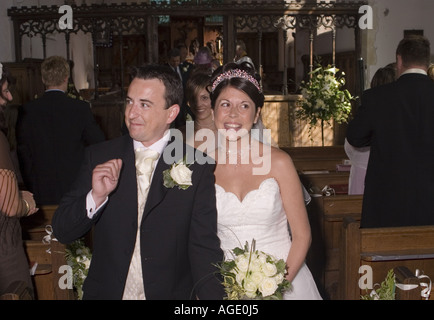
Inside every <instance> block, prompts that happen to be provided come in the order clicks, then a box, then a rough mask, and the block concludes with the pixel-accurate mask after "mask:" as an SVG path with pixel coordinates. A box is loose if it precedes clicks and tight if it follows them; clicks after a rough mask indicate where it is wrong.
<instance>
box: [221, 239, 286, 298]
mask: <svg viewBox="0 0 434 320" xmlns="http://www.w3.org/2000/svg"><path fill="white" fill-rule="evenodd" d="M232 253H233V256H234V259H233V260H225V261H224V262H222V263H221V264H218V265H217V268H218V269H219V271H220V274H221V275H222V277H223V286H224V287H225V291H226V293H227V297H225V299H226V300H282V299H283V292H284V291H285V290H287V289H289V288H290V286H291V284H290V282H289V281H288V280H286V279H285V275H286V263H285V261H284V260H283V259H280V260H278V259H276V258H275V257H273V256H271V255H268V254H266V253H264V252H262V251H258V250H255V240H254V239H253V240H252V245H251V247H249V244H248V243H247V242H246V245H245V246H244V248H238V247H237V248H235V249H233V250H232Z"/></svg>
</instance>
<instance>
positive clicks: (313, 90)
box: [296, 65, 357, 128]
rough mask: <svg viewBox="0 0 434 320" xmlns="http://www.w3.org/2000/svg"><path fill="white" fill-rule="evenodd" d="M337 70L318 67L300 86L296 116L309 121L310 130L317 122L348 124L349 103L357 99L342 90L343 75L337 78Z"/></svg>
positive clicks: (328, 67) (343, 83) (329, 67)
mask: <svg viewBox="0 0 434 320" xmlns="http://www.w3.org/2000/svg"><path fill="white" fill-rule="evenodd" d="M338 71H339V69H337V68H335V67H332V66H330V65H329V66H327V67H326V68H324V67H322V66H321V65H319V66H318V67H317V68H316V69H315V70H313V71H312V72H311V73H309V75H310V76H311V79H310V80H309V81H308V82H307V83H306V82H304V81H303V82H302V84H301V89H302V90H301V94H302V96H303V99H302V100H301V103H300V107H301V108H300V109H299V110H297V111H296V116H297V117H298V118H300V119H302V120H309V124H310V127H311V128H312V127H313V126H315V125H316V124H317V122H318V121H319V120H321V121H322V122H329V121H330V120H332V119H334V120H335V121H337V122H338V123H346V122H348V117H349V115H350V113H351V101H352V100H355V99H357V98H356V97H353V96H352V95H351V94H350V92H349V91H348V90H346V89H343V86H344V85H345V78H344V76H345V73H344V72H342V73H341V76H340V77H337V76H336V74H337V73H338Z"/></svg>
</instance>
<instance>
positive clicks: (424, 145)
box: [347, 36, 434, 228]
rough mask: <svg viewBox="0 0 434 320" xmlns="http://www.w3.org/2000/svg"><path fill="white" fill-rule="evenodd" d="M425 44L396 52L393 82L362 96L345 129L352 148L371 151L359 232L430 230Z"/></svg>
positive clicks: (431, 146) (431, 90) (433, 110)
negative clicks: (422, 227) (420, 227)
mask: <svg viewBox="0 0 434 320" xmlns="http://www.w3.org/2000/svg"><path fill="white" fill-rule="evenodd" d="M430 56H431V48H430V42H429V41H428V40H427V39H426V38H425V37H420V36H411V37H406V38H404V39H403V40H401V41H400V43H399V45H398V47H397V49H396V66H397V76H398V80H397V81H394V82H392V83H389V84H386V85H383V86H379V87H375V88H372V89H369V90H366V91H365V92H364V93H363V96H362V101H361V102H362V103H361V106H360V107H359V108H358V110H357V113H356V115H355V117H354V119H353V120H351V121H350V122H349V124H348V129H347V140H348V142H349V143H350V144H351V145H352V146H354V147H358V148H360V147H367V146H370V147H371V151H370V156H369V162H368V168H367V171H366V179H365V190H364V196H363V206H362V215H361V223H360V227H361V228H376V227H400V226H417V225H434V214H433V211H432V204H431V203H430V200H429V199H432V198H433V197H434V166H433V163H434V126H433V123H432V120H433V119H434V82H433V81H432V80H431V79H430V78H429V77H428V75H427V70H428V67H429V64H430Z"/></svg>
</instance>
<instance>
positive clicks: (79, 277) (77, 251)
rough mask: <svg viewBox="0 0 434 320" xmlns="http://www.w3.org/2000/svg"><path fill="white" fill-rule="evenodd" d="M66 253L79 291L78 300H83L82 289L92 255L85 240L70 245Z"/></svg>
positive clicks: (75, 285) (74, 283)
mask: <svg viewBox="0 0 434 320" xmlns="http://www.w3.org/2000/svg"><path fill="white" fill-rule="evenodd" d="M65 251H66V254H65V257H66V261H67V263H68V265H69V266H70V267H71V268H72V274H73V276H72V282H73V286H74V288H75V289H76V290H77V295H78V299H79V300H81V299H82V298H83V289H82V287H83V283H84V280H85V279H86V277H87V273H88V271H89V266H90V261H91V259H92V253H91V252H90V249H89V248H88V247H86V245H85V244H84V241H83V239H78V240H75V241H74V242H72V243H70V244H68V246H67V248H66V250H65Z"/></svg>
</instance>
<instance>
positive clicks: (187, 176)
mask: <svg viewBox="0 0 434 320" xmlns="http://www.w3.org/2000/svg"><path fill="white" fill-rule="evenodd" d="M192 173H193V172H192V171H191V170H190V169H189V168H188V166H187V165H186V161H185V157H184V159H182V160H180V161H178V162H177V163H174V164H172V166H171V167H170V169H167V170H164V171H163V179H164V186H165V187H166V188H173V187H175V186H178V188H179V189H182V190H186V189H187V188H188V187H190V186H191V185H193V184H192V182H191V175H192Z"/></svg>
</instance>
